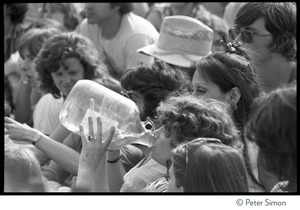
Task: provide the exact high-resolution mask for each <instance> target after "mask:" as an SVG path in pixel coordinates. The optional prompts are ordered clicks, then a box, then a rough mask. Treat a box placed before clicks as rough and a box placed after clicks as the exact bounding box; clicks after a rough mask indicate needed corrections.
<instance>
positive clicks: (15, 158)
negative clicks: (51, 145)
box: [4, 144, 44, 192]
mask: <svg viewBox="0 0 300 210" xmlns="http://www.w3.org/2000/svg"><path fill="white" fill-rule="evenodd" d="M4 154H5V155H4V166H5V169H4V171H5V179H4V182H5V183H4V184H5V191H12V192H19V191H29V192H30V191H32V190H34V191H44V186H43V184H42V172H41V168H40V164H39V162H38V160H37V159H36V157H35V156H34V154H33V152H32V151H30V150H29V149H25V148H24V147H21V146H18V145H14V144H9V145H8V144H6V145H5V152H4Z"/></svg>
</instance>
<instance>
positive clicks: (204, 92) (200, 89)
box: [192, 70, 228, 102]
mask: <svg viewBox="0 0 300 210" xmlns="http://www.w3.org/2000/svg"><path fill="white" fill-rule="evenodd" d="M192 84H193V90H194V91H193V94H192V95H193V96H195V97H197V98H199V99H206V98H212V99H216V100H220V101H225V102H228V101H227V97H226V93H224V92H222V91H221V89H220V87H219V86H218V85H217V84H215V83H214V82H212V81H211V80H210V79H209V78H208V77H206V78H204V77H203V74H201V73H200V71H199V70H196V71H195V73H194V75H193V79H192Z"/></svg>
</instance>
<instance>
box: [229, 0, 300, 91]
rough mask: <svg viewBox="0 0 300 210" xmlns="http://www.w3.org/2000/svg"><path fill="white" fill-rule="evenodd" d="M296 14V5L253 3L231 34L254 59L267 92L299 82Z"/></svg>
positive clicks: (245, 7)
mask: <svg viewBox="0 0 300 210" xmlns="http://www.w3.org/2000/svg"><path fill="white" fill-rule="evenodd" d="M296 10H297V9H296V4H295V3H294V2H249V3H247V4H246V5H245V6H243V7H242V8H241V9H240V10H239V11H238V13H237V15H236V18H235V21H234V25H235V28H234V29H230V30H229V36H230V38H231V39H233V40H234V41H236V42H239V43H240V44H241V48H242V49H244V50H245V51H247V53H248V54H249V56H250V57H251V60H252V61H253V63H254V65H255V66H256V68H257V69H258V73H259V76H260V78H261V80H262V81H261V82H262V88H263V90H264V91H266V92H269V91H271V90H273V89H276V88H277V87H279V86H280V85H282V84H287V83H290V82H291V81H293V80H295V79H296V69H297V68H296V52H297V48H296V31H297V18H296V14H297V12H296Z"/></svg>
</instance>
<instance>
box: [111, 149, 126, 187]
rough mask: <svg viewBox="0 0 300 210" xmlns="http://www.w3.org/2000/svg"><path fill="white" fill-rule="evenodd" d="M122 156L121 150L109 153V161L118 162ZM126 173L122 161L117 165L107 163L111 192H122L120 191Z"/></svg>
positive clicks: (116, 163)
mask: <svg viewBox="0 0 300 210" xmlns="http://www.w3.org/2000/svg"><path fill="white" fill-rule="evenodd" d="M120 155H121V152H120V150H118V151H108V160H109V161H111V160H116V159H117V158H118V157H119V156H120ZM125 173H126V172H125V169H124V167H123V163H122V160H121V159H119V160H118V161H117V162H115V163H107V177H108V185H109V189H110V191H111V192H120V189H121V187H122V185H123V183H124V180H123V177H124V175H125Z"/></svg>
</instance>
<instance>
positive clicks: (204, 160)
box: [171, 138, 248, 192]
mask: <svg viewBox="0 0 300 210" xmlns="http://www.w3.org/2000/svg"><path fill="white" fill-rule="evenodd" d="M213 140H214V139H210V138H198V139H195V140H193V141H191V142H188V143H182V144H180V145H178V146H177V147H176V148H175V149H173V150H172V151H171V153H172V163H173V171H174V175H175V185H176V186H177V187H181V186H182V187H183V189H184V192H248V181H247V171H246V168H245V164H244V161H243V157H242V156H241V154H240V153H239V152H238V151H237V150H236V149H234V148H232V147H230V146H227V145H225V144H222V143H221V142H217V141H213Z"/></svg>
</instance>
